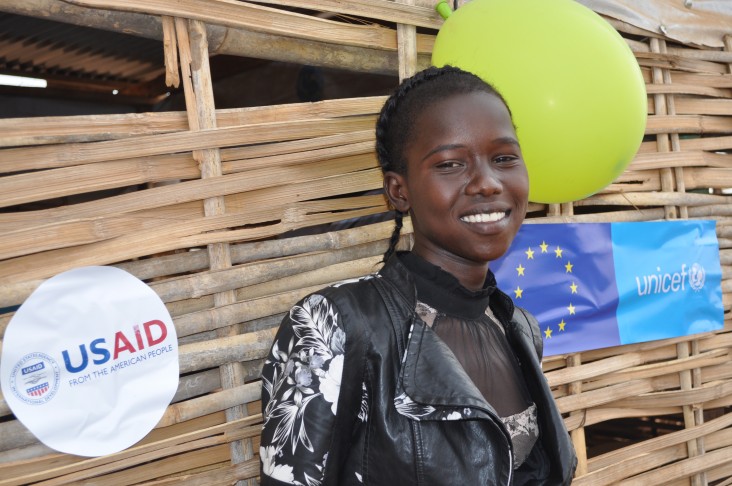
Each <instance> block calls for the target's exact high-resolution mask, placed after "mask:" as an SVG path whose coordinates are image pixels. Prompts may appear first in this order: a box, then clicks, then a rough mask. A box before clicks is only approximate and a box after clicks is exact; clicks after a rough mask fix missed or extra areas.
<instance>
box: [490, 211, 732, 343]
mask: <svg viewBox="0 0 732 486" xmlns="http://www.w3.org/2000/svg"><path fill="white" fill-rule="evenodd" d="M491 269H492V270H493V272H494V273H495V275H496V280H497V281H498V286H499V287H500V288H501V289H502V290H503V291H505V292H506V293H508V294H509V295H510V296H511V297H512V298H513V299H514V302H516V304H517V305H519V306H521V307H524V308H526V309H528V310H529V311H530V312H531V313H532V314H534V316H536V318H537V320H538V321H539V323H540V325H541V330H542V332H543V334H544V351H545V352H544V354H545V355H546V356H551V355H555V354H563V353H571V352H577V351H585V350H588V349H597V348H604V347H608V346H617V345H620V344H631V343H638V342H644V341H652V340H656V339H665V338H670V337H677V336H685V335H688V334H694V333H699V332H706V331H713V330H717V329H721V328H722V327H723V325H724V316H723V308H722V288H721V280H722V270H721V267H720V263H719V243H718V242H717V236H716V232H715V222H714V221H708V220H690V221H661V222H643V223H573V224H525V225H524V226H522V228H521V229H520V230H519V232H518V235H517V236H516V239H515V240H514V241H513V244H512V245H511V248H509V250H508V252H506V254H505V255H504V256H503V257H502V258H500V259H499V260H496V261H495V262H492V263H491Z"/></svg>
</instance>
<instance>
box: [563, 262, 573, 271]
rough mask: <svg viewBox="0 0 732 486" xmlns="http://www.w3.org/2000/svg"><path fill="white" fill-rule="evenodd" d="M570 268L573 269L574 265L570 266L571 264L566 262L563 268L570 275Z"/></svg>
mask: <svg viewBox="0 0 732 486" xmlns="http://www.w3.org/2000/svg"><path fill="white" fill-rule="evenodd" d="M572 267H574V265H572V263H570V262H567V264H566V265H565V266H564V268H566V269H567V273H572Z"/></svg>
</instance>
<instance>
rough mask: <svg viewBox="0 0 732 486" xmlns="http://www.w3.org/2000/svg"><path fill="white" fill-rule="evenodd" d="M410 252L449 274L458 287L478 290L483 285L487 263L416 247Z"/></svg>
mask: <svg viewBox="0 0 732 486" xmlns="http://www.w3.org/2000/svg"><path fill="white" fill-rule="evenodd" d="M412 251H413V252H414V253H415V254H416V255H418V256H420V257H421V258H423V259H425V260H427V261H428V262H430V263H431V264H433V265H436V266H438V267H440V268H442V269H443V270H444V271H446V272H448V273H451V274H452V275H453V276H454V277H455V278H456V279H457V280H458V282H460V285H462V286H463V287H465V288H466V289H468V290H473V291H476V290H480V289H482V288H483V284H485V278H486V275H487V273H488V262H472V261H468V260H465V259H462V258H457V257H455V256H454V255H448V254H443V253H439V252H430V251H424V250H421V249H420V248H417V247H415V248H414V249H413V250H412Z"/></svg>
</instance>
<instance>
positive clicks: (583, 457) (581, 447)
mask: <svg viewBox="0 0 732 486" xmlns="http://www.w3.org/2000/svg"><path fill="white" fill-rule="evenodd" d="M581 364H582V355H581V354H580V353H574V354H570V355H569V356H568V357H567V367H568V368H571V367H574V366H580V365H581ZM567 392H568V393H569V395H580V394H581V393H582V382H581V381H575V382H572V383H570V384H569V385H568V389H567ZM586 413H587V411H586V410H577V411H576V412H571V413H570V416H573V415H581V416H582V423H583V424H584V415H585V414H586ZM569 435H570V437H571V438H572V444H574V450H575V452H576V453H577V470H576V471H575V473H574V474H575V477H581V476H584V475H585V474H587V443H586V441H585V428H584V425H583V426H581V427H578V428H576V429H574V430H573V431H572V432H570V434H569Z"/></svg>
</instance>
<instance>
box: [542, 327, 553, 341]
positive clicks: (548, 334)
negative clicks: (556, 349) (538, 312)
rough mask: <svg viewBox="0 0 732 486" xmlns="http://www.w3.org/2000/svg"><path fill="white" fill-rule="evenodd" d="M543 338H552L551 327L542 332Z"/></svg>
mask: <svg viewBox="0 0 732 486" xmlns="http://www.w3.org/2000/svg"><path fill="white" fill-rule="evenodd" d="M544 337H545V338H546V339H549V338H551V337H552V328H551V327H548V326H547V328H546V330H545V331H544Z"/></svg>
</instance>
